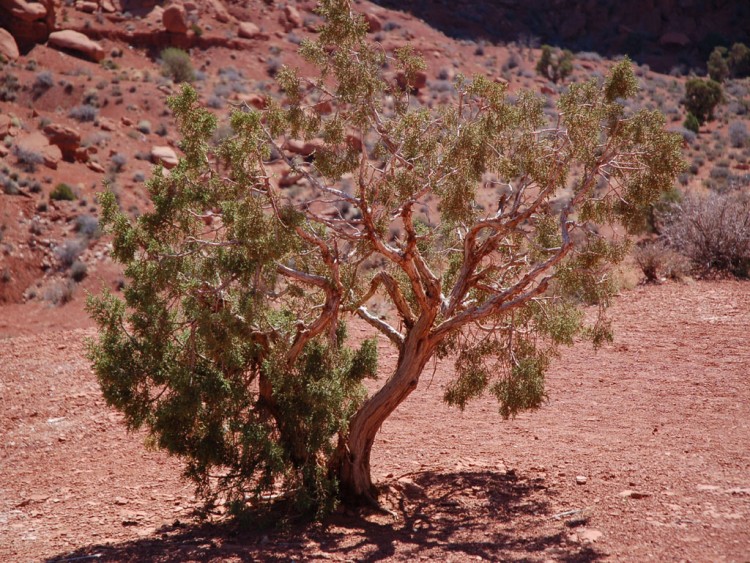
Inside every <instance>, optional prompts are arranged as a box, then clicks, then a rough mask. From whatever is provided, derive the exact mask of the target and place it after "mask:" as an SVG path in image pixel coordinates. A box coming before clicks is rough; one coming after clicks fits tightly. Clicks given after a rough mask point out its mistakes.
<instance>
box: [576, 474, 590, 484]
mask: <svg viewBox="0 0 750 563" xmlns="http://www.w3.org/2000/svg"><path fill="white" fill-rule="evenodd" d="M587 482H588V479H587V478H586V477H585V476H584V475H576V485H585V484H586V483H587Z"/></svg>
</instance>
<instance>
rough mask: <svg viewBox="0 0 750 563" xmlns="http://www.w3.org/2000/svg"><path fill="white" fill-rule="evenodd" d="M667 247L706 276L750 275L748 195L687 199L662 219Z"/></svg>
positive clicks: (719, 195)
mask: <svg viewBox="0 0 750 563" xmlns="http://www.w3.org/2000/svg"><path fill="white" fill-rule="evenodd" d="M663 233H664V236H665V238H666V241H667V242H668V244H669V245H670V246H671V247H672V248H674V249H676V250H678V251H679V252H681V253H682V254H684V255H685V256H687V257H688V258H689V259H690V260H691V261H692V263H693V264H694V266H695V267H696V269H697V270H698V271H699V272H700V273H702V274H706V273H709V272H711V271H717V272H726V273H730V274H732V275H735V276H738V277H745V278H746V277H748V276H749V275H750V195H748V194H746V193H742V192H738V191H733V192H728V193H721V194H720V193H711V194H709V195H707V196H705V197H699V196H687V197H685V198H684V199H683V200H682V201H681V202H680V203H679V204H676V205H674V206H673V207H672V208H671V209H670V211H669V212H668V213H667V214H666V217H665V226H664V229H663Z"/></svg>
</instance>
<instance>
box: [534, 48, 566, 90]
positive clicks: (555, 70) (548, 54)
mask: <svg viewBox="0 0 750 563" xmlns="http://www.w3.org/2000/svg"><path fill="white" fill-rule="evenodd" d="M536 71H537V72H538V73H539V74H541V75H542V76H544V77H546V78H548V79H549V80H551V81H552V82H555V83H557V82H559V81H561V80H562V81H564V80H565V79H566V78H567V77H568V76H570V74H571V73H572V72H573V53H572V52H570V51H569V50H568V49H563V50H561V49H557V48H554V47H551V46H550V45H542V54H541V56H540V57H539V60H538V61H537V63H536Z"/></svg>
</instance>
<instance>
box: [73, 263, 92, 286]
mask: <svg viewBox="0 0 750 563" xmlns="http://www.w3.org/2000/svg"><path fill="white" fill-rule="evenodd" d="M87 273H88V268H87V266H86V264H85V263H83V262H81V261H80V260H76V261H75V262H73V264H72V265H71V266H70V278H71V279H72V280H73V281H75V282H82V281H83V279H84V278H85V277H86V274H87Z"/></svg>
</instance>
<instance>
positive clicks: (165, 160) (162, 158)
mask: <svg viewBox="0 0 750 563" xmlns="http://www.w3.org/2000/svg"><path fill="white" fill-rule="evenodd" d="M179 161H180V160H179V158H177V153H176V152H174V149H173V148H172V147H168V146H166V145H162V146H155V147H152V148H151V162H153V163H154V164H161V165H162V166H163V167H164V168H167V169H171V168H174V167H175V166H177V164H178V163H179Z"/></svg>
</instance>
